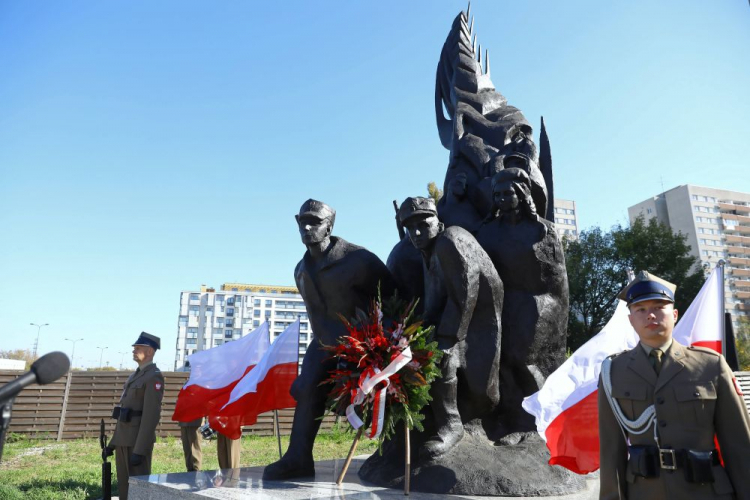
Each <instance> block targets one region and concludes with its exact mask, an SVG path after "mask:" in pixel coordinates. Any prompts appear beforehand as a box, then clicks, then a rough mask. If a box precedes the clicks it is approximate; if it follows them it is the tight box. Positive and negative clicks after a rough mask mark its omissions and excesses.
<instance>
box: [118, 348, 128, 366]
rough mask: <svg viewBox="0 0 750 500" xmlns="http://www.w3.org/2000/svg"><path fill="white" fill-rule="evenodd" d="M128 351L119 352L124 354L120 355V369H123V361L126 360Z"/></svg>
mask: <svg viewBox="0 0 750 500" xmlns="http://www.w3.org/2000/svg"><path fill="white" fill-rule="evenodd" d="M127 353H128V352H127V351H118V352H117V354H122V356H121V357H120V370H122V363H123V361H124V360H125V355H126V354H127Z"/></svg>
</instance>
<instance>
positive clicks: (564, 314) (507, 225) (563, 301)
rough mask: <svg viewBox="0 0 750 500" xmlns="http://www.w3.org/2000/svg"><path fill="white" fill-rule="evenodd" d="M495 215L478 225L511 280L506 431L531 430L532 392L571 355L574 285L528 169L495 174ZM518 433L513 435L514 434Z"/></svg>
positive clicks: (506, 318)
mask: <svg viewBox="0 0 750 500" xmlns="http://www.w3.org/2000/svg"><path fill="white" fill-rule="evenodd" d="M492 195H493V207H492V214H491V216H490V217H489V218H488V219H487V220H486V221H485V223H484V224H483V225H482V227H481V228H480V229H479V231H478V232H477V240H478V241H479V243H480V244H481V245H482V247H483V248H484V249H485V250H486V251H487V254H488V255H489V256H490V259H491V260H492V262H493V264H494V266H495V268H496V269H497V272H498V274H499V275H500V279H501V280H502V281H503V286H504V287H505V300H504V303H503V347H502V349H503V355H502V361H501V364H500V366H501V368H500V378H501V392H502V394H503V403H502V406H503V408H502V417H501V420H502V423H503V426H504V429H505V430H504V434H513V433H519V432H531V431H534V430H535V429H536V426H535V424H534V418H533V416H531V415H530V414H528V413H527V412H525V411H524V410H523V409H522V408H521V403H522V402H523V398H524V397H525V396H530V395H531V394H533V393H534V392H536V391H538V390H539V389H540V388H541V385H542V384H543V382H544V378H545V377H547V376H548V375H549V374H550V373H551V372H552V371H554V370H555V369H556V368H557V367H558V366H559V365H560V363H562V361H563V360H564V358H565V341H566V330H567V322H568V285H567V273H566V270H565V259H564V257H563V250H562V245H561V244H560V240H559V239H558V237H557V233H556V232H555V230H554V226H553V225H552V223H550V222H549V221H547V220H546V219H543V218H541V217H538V216H537V212H536V205H535V204H534V200H533V197H532V194H531V181H530V179H529V176H528V174H527V173H526V172H525V171H524V170H521V169H518V168H507V169H504V170H501V171H500V172H498V173H496V174H495V175H494V176H493V178H492ZM511 439H513V438H511Z"/></svg>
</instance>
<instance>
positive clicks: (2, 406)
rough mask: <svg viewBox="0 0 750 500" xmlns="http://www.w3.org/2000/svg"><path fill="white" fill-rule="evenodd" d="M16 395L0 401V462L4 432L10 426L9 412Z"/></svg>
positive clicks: (3, 444)
mask: <svg viewBox="0 0 750 500" xmlns="http://www.w3.org/2000/svg"><path fill="white" fill-rule="evenodd" d="M15 400H16V397H15V396H13V397H11V398H8V399H6V400H5V401H0V462H1V461H2V460H3V448H4V447H5V434H6V433H7V432H8V426H10V414H11V412H12V411H13V402H14V401H15Z"/></svg>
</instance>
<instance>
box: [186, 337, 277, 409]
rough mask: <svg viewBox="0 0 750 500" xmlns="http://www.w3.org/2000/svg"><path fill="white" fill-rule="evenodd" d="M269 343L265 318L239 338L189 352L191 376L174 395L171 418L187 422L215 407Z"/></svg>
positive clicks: (259, 356) (227, 398) (224, 402)
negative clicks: (173, 407) (174, 400)
mask: <svg viewBox="0 0 750 500" xmlns="http://www.w3.org/2000/svg"><path fill="white" fill-rule="evenodd" d="M270 344H271V342H270V340H269V329H268V322H265V323H263V324H262V325H260V326H259V327H258V328H256V329H255V330H253V331H252V332H250V333H249V334H248V335H246V336H244V337H242V338H241V339H239V340H236V341H233V342H227V343H225V344H222V345H220V346H216V347H214V348H212V349H206V350H205V351H198V352H196V353H195V354H192V355H191V356H188V361H189V362H190V378H189V379H188V381H187V383H186V384H185V385H184V386H183V388H182V390H181V391H180V393H179V394H178V395H177V404H176V405H175V409H174V414H173V415H172V420H176V421H178V422H190V421H191V420H195V419H198V418H202V417H204V416H206V415H208V416H211V414H212V413H215V412H216V411H218V410H219V408H221V407H222V406H224V404H226V402H227V401H228V400H229V395H230V393H231V392H232V389H234V387H235V386H236V385H237V383H238V382H239V381H240V380H241V379H242V377H243V376H245V375H246V374H247V373H248V372H250V371H251V370H252V369H253V368H255V366H256V365H257V364H258V363H259V362H260V360H261V359H262V358H263V355H264V354H265V353H266V352H267V351H268V349H269V346H270ZM209 420H210V419H209Z"/></svg>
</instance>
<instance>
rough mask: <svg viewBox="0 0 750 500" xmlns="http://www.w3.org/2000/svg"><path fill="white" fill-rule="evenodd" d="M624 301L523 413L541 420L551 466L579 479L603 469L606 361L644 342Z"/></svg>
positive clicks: (538, 424) (540, 429)
mask: <svg viewBox="0 0 750 500" xmlns="http://www.w3.org/2000/svg"><path fill="white" fill-rule="evenodd" d="M618 302H619V303H618V304H617V308H616V309H615V313H614V314H613V315H612V318H611V319H610V320H609V322H608V323H607V324H606V325H605V326H604V328H602V330H601V331H600V332H599V333H597V334H596V335H595V336H594V337H592V338H591V340H589V341H588V342H586V343H585V344H583V345H582V346H581V347H580V349H578V350H577V351H576V352H574V353H573V355H572V356H570V357H569V358H568V359H567V360H566V361H565V362H564V363H563V364H562V365H560V368H558V369H557V370H555V371H554V372H553V373H552V374H550V376H549V377H547V381H546V382H545V383H544V387H542V389H541V390H540V391H539V392H537V393H534V394H532V395H531V396H529V397H527V398H525V399H524V401H523V404H522V406H523V409H524V410H526V411H527V412H528V413H530V414H532V415H534V417H536V428H537V431H538V432H539V434H540V435H541V436H542V439H544V440H545V441H546V442H547V448H549V451H550V455H551V456H552V458H550V461H549V463H550V465H561V466H563V467H565V468H566V469H570V470H571V471H573V472H576V473H578V474H588V473H589V472H593V471H595V470H597V469H598V468H599V412H598V409H597V401H596V393H597V390H596V386H597V384H598V382H599V372H600V371H601V366H602V361H604V358H606V357H607V356H609V355H610V354H614V353H617V352H621V351H624V350H627V349H632V348H633V347H635V346H636V344H637V343H638V335H637V334H636V333H635V330H633V327H632V326H630V321H629V320H628V308H627V306H626V305H625V302H624V301H622V300H620V301H618Z"/></svg>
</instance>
